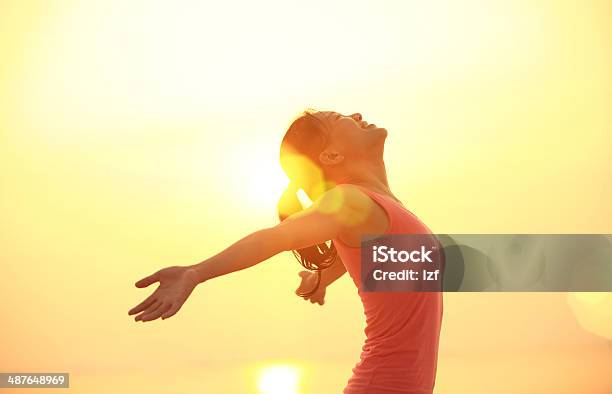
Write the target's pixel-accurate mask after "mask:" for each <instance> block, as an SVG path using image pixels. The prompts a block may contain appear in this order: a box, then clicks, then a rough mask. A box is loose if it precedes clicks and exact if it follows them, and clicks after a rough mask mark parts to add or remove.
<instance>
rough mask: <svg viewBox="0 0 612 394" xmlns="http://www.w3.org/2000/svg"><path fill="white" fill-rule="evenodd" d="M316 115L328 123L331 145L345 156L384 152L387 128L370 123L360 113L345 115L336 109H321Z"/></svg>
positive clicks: (375, 154)
mask: <svg viewBox="0 0 612 394" xmlns="http://www.w3.org/2000/svg"><path fill="white" fill-rule="evenodd" d="M314 116H316V117H318V118H319V119H320V120H322V121H323V122H325V123H326V124H327V125H328V129H329V132H330V135H329V141H330V145H331V146H333V148H335V149H337V150H338V151H339V152H340V153H341V154H342V155H343V156H345V157H349V158H350V157H358V156H377V155H380V154H382V147H383V145H384V141H385V138H386V137H387V130H386V129H384V128H382V127H377V126H376V125H375V124H369V123H368V122H367V121H365V120H364V119H363V117H362V116H361V114H360V113H354V114H351V115H343V114H340V113H338V112H335V111H319V112H316V113H314Z"/></svg>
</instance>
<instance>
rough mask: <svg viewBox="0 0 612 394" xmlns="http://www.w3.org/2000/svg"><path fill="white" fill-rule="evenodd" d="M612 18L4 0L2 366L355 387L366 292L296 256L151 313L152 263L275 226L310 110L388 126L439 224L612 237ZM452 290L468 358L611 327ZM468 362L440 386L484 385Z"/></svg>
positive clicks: (455, 328) (529, 303)
mask: <svg viewBox="0 0 612 394" xmlns="http://www.w3.org/2000/svg"><path fill="white" fill-rule="evenodd" d="M611 15H612V6H611V4H610V2H607V1H604V0H601V1H582V2H578V1H558V0H554V1H553V0H549V1H545V0H542V1H527V0H524V1H512V2H491V1H486V0H467V1H461V2H458V1H450V0H448V1H444V0H438V1H430V2H424V1H416V0H415V1H334V2H324V1H311V2H308V3H304V2H294V1H258V2H246V1H245V2H235V1H234V2H232V1H223V2H214V3H213V2H202V1H176V2H165V1H144V0H143V1H135V0H133V1H124V0H121V1H120V0H105V1H102V0H83V1H76V0H73V1H68V0H65V1H53V2H47V1H34V0H32V1H29V0H26V1H22V0H4V1H0V58H1V59H2V61H0V166H1V168H2V172H1V173H0V217H2V221H1V222H0V225H1V227H0V259H1V260H2V271H3V272H2V274H1V275H0V298H1V299H2V300H3V301H2V302H1V303H0V315H1V316H3V318H2V321H3V322H2V325H1V327H2V328H0V349H2V351H1V353H2V355H4V356H5V357H1V358H0V370H6V371H8V370H29V369H35V370H58V371H60V370H61V371H69V372H73V373H77V372H78V373H82V374H86V373H87V372H88V371H105V372H103V373H108V374H119V373H126V374H130V373H133V374H134V376H136V375H137V374H138V371H141V372H143V371H144V372H143V373H144V374H146V373H148V371H151V370H160V371H167V370H169V369H171V368H177V369H178V368H182V370H191V371H196V372H197V371H200V370H201V369H206V370H209V371H210V370H212V369H214V368H218V375H217V376H229V377H231V379H233V380H234V381H235V382H237V381H242V380H241V379H242V378H239V377H238V376H242V375H240V374H242V373H243V372H244V374H249V373H251V372H249V371H251V369H249V368H251V366H252V368H265V367H266V366H269V367H270V368H272V369H270V370H269V371H268V372H269V375H267V376H272V377H274V376H276V377H277V378H274V379H276V380H278V381H281V380H283V381H287V380H288V381H290V382H293V380H292V379H294V378H295V379H298V378H299V377H300V376H302V375H301V374H300V373H298V372H295V371H302V369H303V370H304V371H302V372H303V374H304V375H303V376H315V377H318V379H321V380H320V383H319V384H321V386H320V387H338V390H339V388H341V387H342V384H343V383H344V382H345V380H346V379H347V378H348V376H349V374H350V368H351V367H352V365H353V364H354V363H355V362H356V361H357V358H358V352H359V349H360V346H361V341H362V339H363V336H362V335H363V334H362V329H363V324H364V323H363V321H362V320H363V318H362V315H361V306H360V305H359V301H358V299H357V295H356V293H355V289H354V288H352V287H351V285H352V283H350V281H349V280H346V278H344V279H343V280H342V281H340V283H338V284H337V285H335V286H334V288H332V289H331V290H330V294H329V300H328V302H327V303H326V305H325V306H324V307H322V308H319V307H318V306H312V305H310V304H309V303H308V304H307V303H304V302H302V301H301V300H300V299H298V298H297V297H296V296H295V295H294V294H293V290H294V289H295V287H296V286H297V284H298V278H297V272H298V271H299V266H298V263H297V262H296V261H294V260H293V257H292V256H291V255H290V254H286V255H282V256H278V257H275V258H273V259H272V260H271V261H269V262H267V263H264V264H262V265H260V266H257V267H255V268H253V269H252V270H250V271H249V272H240V273H237V274H235V275H232V276H230V277H226V278H220V279H217V280H214V281H212V282H210V284H207V285H206V286H205V287H204V288H199V289H197V290H196V291H195V292H194V295H193V296H192V299H190V300H189V301H188V303H187V305H185V307H184V308H183V309H182V310H181V311H180V312H179V314H178V315H177V316H176V317H175V318H173V319H170V320H168V321H163V322H161V323H160V322H156V323H153V324H147V325H144V324H142V323H141V324H136V323H134V322H133V321H132V320H131V319H130V318H129V317H128V316H127V310H128V309H129V308H131V307H132V306H133V305H135V304H136V303H137V302H139V301H140V300H141V299H142V298H143V297H144V296H145V294H148V291H143V290H138V289H135V288H134V287H133V282H134V281H136V280H137V279H139V278H140V277H142V276H145V275H147V274H149V273H151V272H153V271H155V270H157V269H159V268H161V267H164V266H168V265H177V264H192V263H194V262H197V261H200V260H202V259H204V258H206V257H208V256H211V255H212V254H214V253H216V252H218V251H220V250H221V249H222V248H224V247H226V246H227V245H228V244H229V243H231V242H233V241H235V240H237V239H238V238H240V237H242V236H244V235H246V234H247V233H248V232H249V231H253V230H256V229H258V228H261V227H263V226H270V225H273V224H274V223H275V220H276V216H275V212H274V209H275V206H276V200H277V198H278V197H279V195H280V193H281V191H282V190H283V188H284V185H285V182H286V179H285V178H284V176H283V174H282V172H281V169H280V166H279V164H278V147H279V143H280V140H281V138H282V135H283V132H284V130H285V128H286V127H287V126H288V125H289V123H290V121H291V120H292V119H293V117H294V116H295V115H297V114H298V113H299V112H300V111H302V110H303V109H305V108H306V107H314V108H321V109H333V110H336V111H339V112H344V113H352V112H360V113H362V114H363V115H364V117H365V119H366V120H368V121H369V122H370V123H372V122H374V123H376V124H378V125H383V126H384V127H386V128H387V129H388V130H389V137H388V139H387V147H386V162H387V166H388V172H389V177H390V183H391V187H392V189H393V190H394V192H395V194H396V195H398V196H399V197H400V198H401V199H402V200H403V201H404V203H405V205H406V206H408V207H409V208H410V209H411V210H412V211H413V212H415V213H416V214H417V215H418V216H419V217H421V218H422V219H423V220H424V221H425V222H426V223H427V224H428V226H429V227H430V228H432V229H433V230H434V231H436V232H448V233H452V232H456V233H462V232H463V233H470V232H472V233H481V232H482V233H486V232H508V233H511V232H525V233H529V232H533V233H537V232H544V233H545V232H554V233H557V232H558V233H563V232H568V233H612V227H611V221H610V218H611V217H612V208H610V204H609V202H610V201H611V200H612V181H611V179H612V176H611V175H612V165H611V164H612V161H611V159H610V157H612V156H611V155H610V153H611V148H612V133H610V128H611V127H612V118H611V115H610V114H611V112H610V110H609V106H610V102H611V101H612V81H611V80H610V72H609V70H610V69H611V68H612V45H610V44H611V42H610V37H612V30H611V27H610V26H612V24H611V23H610V22H611V21H610V16H611ZM446 302H447V304H446V305H445V313H446V320H445V331H444V332H443V337H442V347H441V354H442V355H443V356H444V357H447V356H448V357H450V356H449V355H465V354H467V353H468V352H473V351H475V350H478V351H480V352H482V353H483V354H485V355H488V356H491V355H490V354H489V353H488V352H490V349H491V348H493V346H495V348H496V351H501V353H495V355H494V356H491V357H500V354H504V353H503V352H504V351H506V352H508V354H509V353H510V352H511V351H513V350H515V349H517V348H521V346H523V347H524V348H525V349H527V348H530V346H531V348H532V347H533V346H543V347H545V346H552V347H554V348H559V347H562V346H566V347H572V346H578V345H580V346H586V345H585V344H597V343H598V342H597V341H598V340H601V338H602V337H608V338H612V331H611V330H612V327H610V325H609V324H608V322H609V321H612V318H610V316H609V315H605V314H604V315H602V311H607V310H612V308H610V306H611V304H612V299H611V298H610V296H609V295H608V296H606V297H604V298H601V297H594V298H593V297H591V298H589V297H586V298H585V297H574V298H571V297H570V298H568V297H566V295H564V294H542V295H538V296H534V295H530V294H521V295H511V296H510V295H505V294H495V295H486V296H485V295H468V294H460V295H447V297H446ZM478 308H480V310H479V309H478ZM483 310H485V311H486V314H487V316H490V321H487V322H486V324H483V323H484V322H483V320H482V314H481V312H482V311H483ZM541 310H545V311H546V313H547V314H546V316H545V317H543V318H542V319H541V320H538V321H537V322H536V321H534V317H533V316H534V314H537V313H539V312H540V311H541ZM572 312H576V314H577V315H578V316H580V317H581V319H580V322H578V321H577V320H576V319H575V315H574V314H573V313H572ZM536 316H537V315H536ZM602 316H603V317H602ZM526 321H529V322H530V323H529V325H527V324H526ZM527 326H528V327H527ZM559 328H561V330H559ZM583 328H586V330H583ZM590 333H595V334H597V335H593V334H590ZM500 349H501V350H500ZM6 355H10V356H9V357H6ZM593 357H602V356H601V355H598V356H593ZM287 359H289V360H290V361H286V360H287ZM275 360H276V361H275ZM278 360H281V361H278ZM445 360H446V361H445ZM448 360H450V359H443V360H442V361H441V370H442V371H447V372H446V375H440V378H439V379H440V382H441V383H440V385H441V387H445V386H444V385H445V384H447V385H449V386H450V384H451V382H454V384H457V382H464V383H466V384H467V382H469V380H468V379H467V378H464V377H463V376H461V375H459V374H458V373H457V372H451V371H450V369H448V365H452V362H453V361H448ZM275 363H276V364H275ZM325 363H328V364H325ZM329 363H331V364H329ZM334 363H335V364H334ZM277 364H278V365H280V366H281V367H278V368H280V369H278V368H277V369H274V368H275V367H274V366H275V365H277ZM332 364H333V365H332ZM323 365H326V366H327V367H328V368H330V369H333V368H336V369H335V370H334V371H336V372H337V373H326V371H325V370H324V369H323ZM487 365H488V364H487V363H483V367H486V366H487ZM554 365H557V364H554ZM559 365H561V364H559ZM283 366H284V367H283ZM213 367H214V368H213ZM327 367H326V368H327ZM563 367H564V368H565V367H567V368H570V367H571V368H573V366H572V364H563ZM283 368H285V369H283ZM300 368H302V369H300ZM559 368H561V367H559ZM125 371H128V372H125ZM270 371H271V372H270ZM292 371H293V372H292ZM262 373H263V372H262ZM491 373H493V372H491ZM585 373H587V372H585ZM308 374H310V375H308ZM264 375H265V374H264ZM264 375H261V374H260V375H257V374H255V373H253V374H252V375H248V376H250V377H249V378H248V379H247V378H245V380H244V381H245V382H247V383H245V384H246V385H247V386H248V387H249V388H248V389H245V390H256V387H257V386H256V383H255V382H256V381H258V379H259V383H260V385H261V384H262V383H261V379H262V378H261V376H264ZM485 375H487V374H486V373H485ZM558 375H559V370H554V369H551V370H550V376H558ZM83 376H85V375H83ZM196 376H197V375H196ZM210 376H212V375H210ZM245 376H246V375H245ZM257 376H259V378H258V377H257ZM487 376H492V375H487ZM92 379H93V378H92ZM126 379H128V378H126ZM143 379H144V378H143ZM157 379H158V381H156V382H159V379H161V378H157ZM219 379H220V378H219ZM228 379H230V378H228ZM249 379H251V380H252V381H251V380H249ZM326 379H327V380H326ZM453 379H455V380H453ZM483 379H485V378H483ZM128 380H129V379H128ZM209 381H210V382H213V381H214V379H212V380H209ZM594 381H597V379H594ZM92 382H97V383H100V382H99V381H92ZM131 382H132V383H134V380H131ZM190 382H191V381H190ZM215 382H216V381H215ZM134 384H135V383H134ZM155 384H158V383H155ZM203 384H204V383H203V382H202V381H199V380H198V379H196V378H194V380H193V382H192V383H189V385H190V386H189V387H200V386H201V385H203ZM211 384H212V383H211ZM215 384H219V385H220V386H219V387H225V386H223V384H228V383H227V382H225V383H224V382H217V383H215ZM270 384H271V385H273V384H276V383H270ZM290 384H293V383H290ZM324 384H328V386H324ZM91 385H92V387H93V386H96V384H95V383H91ZM150 385H151V386H150V387H149V388H150V391H151V392H155V388H154V386H153V383H151V384H150ZM155 387H158V386H155ZM231 387H235V388H233V390H236V392H246V391H239V390H240V389H238V388H237V387H238V386H231ZM447 387H448V386H447ZM568 387H569V386H568ZM90 389H91V387H90ZM228 390H229V389H228ZM304 390H306V389H304ZM89 392H93V391H91V390H90V391H89ZM226 392H229V391H226ZM252 392H256V391H252ZM269 392H270V393H272V392H274V391H269ZM451 392H452V391H451ZM305 393H308V391H305Z"/></svg>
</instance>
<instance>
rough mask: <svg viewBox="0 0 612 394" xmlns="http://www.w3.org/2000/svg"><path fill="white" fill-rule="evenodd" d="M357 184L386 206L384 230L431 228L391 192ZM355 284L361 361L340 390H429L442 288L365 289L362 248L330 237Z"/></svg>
mask: <svg viewBox="0 0 612 394" xmlns="http://www.w3.org/2000/svg"><path fill="white" fill-rule="evenodd" d="M355 186H357V187H359V188H360V189H361V190H362V191H363V192H364V193H366V194H367V195H368V196H370V198H372V199H373V200H374V201H375V202H376V203H378V204H379V205H380V206H381V207H382V208H384V210H385V212H386V213H387V216H388V218H389V222H390V223H389V228H388V230H387V232H385V234H431V231H430V230H429V228H427V226H426V225H425V224H424V223H423V222H421V221H420V220H419V219H418V218H417V217H416V216H415V215H414V214H412V213H411V212H410V211H408V210H407V209H406V208H405V207H404V206H403V205H402V204H400V203H398V202H397V201H395V200H393V199H392V198H391V197H388V196H385V195H383V194H379V193H376V192H373V191H371V190H369V189H367V188H365V187H362V186H359V185H355ZM332 241H333V243H334V245H335V247H336V249H337V251H338V254H339V256H340V257H341V258H342V261H343V262H344V265H345V266H346V269H347V272H348V273H349V275H350V276H351V278H352V279H353V282H355V285H356V286H357V293H358V294H359V296H360V298H361V302H362V303H363V310H364V314H365V318H366V328H365V336H366V340H365V343H364V345H363V347H362V352H361V356H360V361H359V362H358V363H357V364H356V365H355V367H354V368H353V375H352V376H351V378H350V379H349V381H348V384H347V386H346V387H345V389H344V391H343V393H344V394H400V393H404V394H407V393H410V394H431V393H432V391H433V388H434V384H435V378H436V369H437V362H438V343H439V338H440V327H441V324H442V310H443V305H442V293H441V292H363V291H362V290H361V276H360V275H361V269H360V266H361V260H360V259H361V254H360V252H361V248H359V247H351V246H348V245H346V244H345V243H343V242H342V241H340V240H339V239H333V240H332Z"/></svg>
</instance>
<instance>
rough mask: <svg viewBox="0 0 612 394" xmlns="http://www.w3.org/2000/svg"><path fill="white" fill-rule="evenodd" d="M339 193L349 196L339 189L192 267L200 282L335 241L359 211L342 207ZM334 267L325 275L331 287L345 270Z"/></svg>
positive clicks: (351, 205)
mask: <svg viewBox="0 0 612 394" xmlns="http://www.w3.org/2000/svg"><path fill="white" fill-rule="evenodd" d="M340 193H342V196H343V197H344V198H345V199H346V196H345V195H346V193H343V191H342V190H340V189H339V188H337V190H335V189H332V190H329V191H328V192H326V193H325V194H324V195H323V196H322V197H321V198H320V199H319V200H317V201H315V202H314V203H313V204H312V205H311V206H310V207H309V208H308V209H305V210H304V211H301V212H299V213H297V214H295V215H292V216H290V217H289V218H287V219H286V220H284V221H283V222H281V223H279V224H277V225H276V226H274V227H270V228H266V229H263V230H259V231H256V232H254V233H252V234H249V235H247V236H246V237H244V238H242V239H241V240H239V241H238V242H236V243H234V244H233V245H231V246H229V247H228V248H227V249H225V250H223V251H222V252H220V253H219V254H217V255H215V256H213V257H211V258H209V259H206V260H204V261H202V262H201V263H198V264H195V265H192V266H190V267H191V268H192V269H193V270H194V271H195V272H196V273H197V278H198V281H199V282H200V283H201V282H204V281H207V280H209V279H212V278H215V277H217V276H221V275H226V274H228V273H231V272H235V271H239V270H242V269H245V268H248V267H251V266H253V265H256V264H258V263H260V262H262V261H264V260H267V259H269V258H270V257H272V256H274V255H276V254H278V253H280V252H283V251H290V250H297V249H301V248H304V247H307V246H311V245H316V244H319V243H322V242H325V241H328V240H330V239H332V238H335V237H337V236H338V234H339V232H340V231H341V230H342V229H343V226H344V223H347V222H349V220H348V219H347V217H348V216H350V215H352V214H353V213H354V210H355V209H356V207H355V206H354V205H353V204H351V203H350V202H349V201H344V204H342V205H343V206H339V205H340V204H338V201H341V200H339V199H340V198H341V196H340ZM334 266H337V268H336V269H335V270H333V271H330V272H329V273H328V274H326V275H325V282H326V283H328V284H331V283H332V282H333V281H334V280H336V279H337V278H339V277H340V276H341V275H342V273H343V272H341V271H340V267H342V268H344V265H343V264H341V263H340V264H338V265H336V264H334ZM330 269H331V267H330ZM326 271H329V270H326Z"/></svg>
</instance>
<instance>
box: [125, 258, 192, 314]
mask: <svg viewBox="0 0 612 394" xmlns="http://www.w3.org/2000/svg"><path fill="white" fill-rule="evenodd" d="M155 282H159V286H158V287H157V289H155V292H153V294H151V295H150V296H149V297H147V299H145V300H144V301H143V302H141V303H140V304H138V305H137V306H135V307H134V308H132V309H130V311H129V312H128V314H129V315H134V314H136V313H140V312H141V313H140V314H139V315H138V316H136V317H135V318H134V320H135V321H138V320H141V321H143V322H144V321H150V320H155V319H157V318H159V317H161V318H162V319H167V318H169V317H170V316H172V315H174V314H175V313H176V312H178V310H179V309H181V306H183V304H184V303H185V301H186V300H187V298H188V297H189V295H190V294H191V292H192V291H193V289H194V288H195V287H196V286H197V285H198V283H200V282H199V281H198V278H197V275H196V272H195V270H194V269H192V268H191V267H183V266H173V267H167V268H164V269H161V270H159V271H157V272H156V273H154V274H153V275H149V276H147V277H146V278H142V279H141V280H139V281H138V282H136V287H140V288H143V287H147V286H149V285H150V284H152V283H155Z"/></svg>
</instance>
